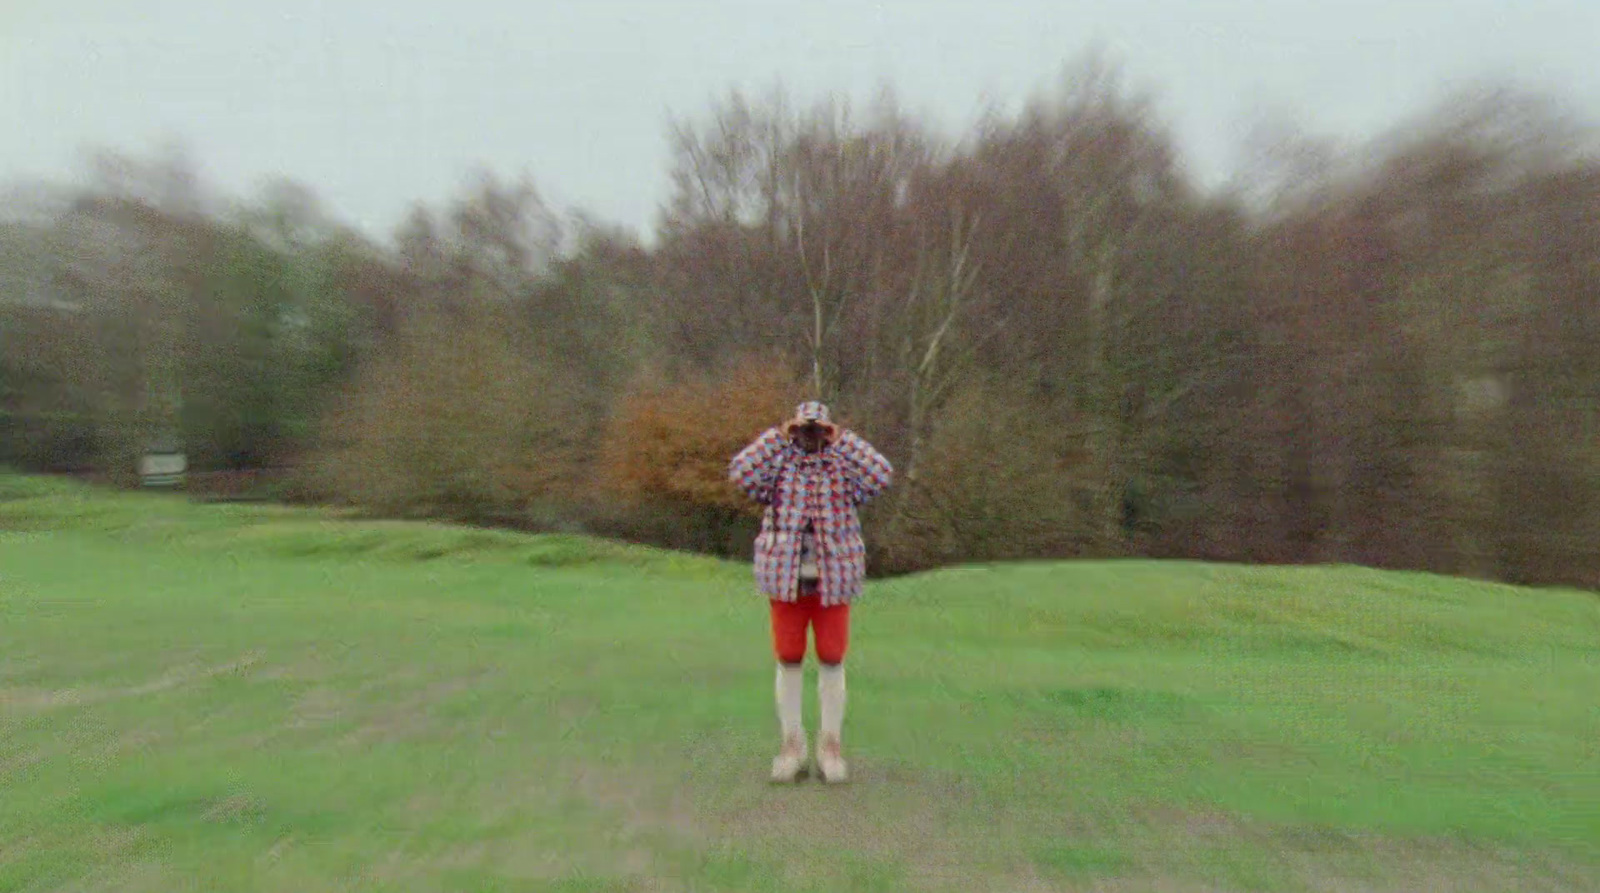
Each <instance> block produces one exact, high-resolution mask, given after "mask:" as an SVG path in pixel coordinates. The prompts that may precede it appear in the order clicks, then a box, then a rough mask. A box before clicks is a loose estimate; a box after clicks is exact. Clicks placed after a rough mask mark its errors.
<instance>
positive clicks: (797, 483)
mask: <svg viewBox="0 0 1600 893" xmlns="http://www.w3.org/2000/svg"><path fill="white" fill-rule="evenodd" d="M728 476H729V478H730V479H731V480H732V481H733V482H734V483H735V484H736V485H738V487H739V489H741V490H743V491H744V492H745V493H746V494H747V495H749V497H750V498H751V499H754V500H755V501H756V502H759V503H761V504H762V505H764V506H766V511H765V512H764V513H763V515H762V518H761V533H760V535H759V536H757V537H756V549H755V575H756V584H757V585H758V587H759V588H760V590H761V592H762V593H763V594H764V595H766V596H767V597H768V598H773V599H778V600H780V601H793V600H794V599H795V598H796V597H797V593H798V587H799V581H800V535H801V532H802V531H803V530H804V529H805V526H806V522H807V521H810V522H811V523H812V524H813V526H814V528H815V530H816V540H815V542H816V549H817V556H816V562H817V569H818V572H819V573H818V580H817V586H818V594H819V595H820V596H821V598H822V603H823V604H824V605H838V604H848V603H849V602H850V601H851V600H853V599H854V598H855V597H856V596H858V595H860V594H861V588H862V583H863V581H864V580H865V578H866V571H867V552H866V546H865V544H864V543H863V542H862V538H861V519H860V518H859V517H858V516H857V515H856V509H857V508H858V507H860V506H861V505H863V504H865V503H866V502H867V501H868V500H870V499H872V498H873V497H875V496H877V495H878V494H879V493H881V492H883V491H884V489H886V488H887V487H888V486H889V483H890V482H891V481H892V480H893V478H894V467H893V466H892V465H890V463H889V460H888V459H885V458H884V457H883V455H882V454H881V453H879V452H878V451H877V450H875V449H873V448H872V445H871V444H869V443H867V442H866V441H865V440H863V439H862V438H861V437H860V436H858V435H857V434H855V433H854V432H851V431H845V430H843V429H841V430H840V432H839V437H838V438H837V439H836V440H835V441H834V442H833V444H831V445H830V446H827V447H825V448H824V449H823V450H822V451H821V452H818V453H807V452H805V451H804V450H802V449H800V448H799V447H798V446H796V445H795V444H794V443H793V442H792V441H791V440H790V439H789V438H788V437H786V436H784V433H783V431H782V430H781V429H779V428H772V429H770V430H768V431H766V432H765V433H764V434H762V435H761V436H760V437H758V438H756V440H755V442H753V443H751V444H750V445H749V446H747V447H745V448H744V449H743V450H741V451H740V452H739V454H738V455H737V456H734V457H733V461H732V462H731V463H729V466H728Z"/></svg>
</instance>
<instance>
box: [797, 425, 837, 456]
mask: <svg viewBox="0 0 1600 893" xmlns="http://www.w3.org/2000/svg"><path fill="white" fill-rule="evenodd" d="M831 429H832V426H831V425H825V424H823V423H821V422H805V423H803V424H800V425H796V426H795V427H794V429H793V432H792V433H791V434H790V436H791V437H793V438H794V442H795V444H796V445H798V446H799V447H800V449H802V450H805V451H806V452H808V453H816V452H821V450H822V448H823V447H825V446H827V445H828V440H829V437H830V435H831V434H832V433H833V432H832V430H831Z"/></svg>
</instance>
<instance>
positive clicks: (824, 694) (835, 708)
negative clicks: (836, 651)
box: [817, 664, 845, 738]
mask: <svg viewBox="0 0 1600 893" xmlns="http://www.w3.org/2000/svg"><path fill="white" fill-rule="evenodd" d="M817 700H819V701H821V707H822V734H823V735H827V736H831V737H834V738H838V737H839V735H840V731H841V729H842V728H843V726H844V702H845V693H844V664H834V665H833V666H828V665H827V664H823V665H822V669H821V671H820V672H819V673H818V674H817Z"/></svg>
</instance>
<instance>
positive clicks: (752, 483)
mask: <svg viewBox="0 0 1600 893" xmlns="http://www.w3.org/2000/svg"><path fill="white" fill-rule="evenodd" d="M787 443H788V440H787V438H785V437H784V435H783V432H782V431H781V430H779V429H778V428H769V429H767V430H766V431H764V432H762V434H761V436H760V437H757V438H756V439H755V440H754V441H752V442H751V443H750V445H749V446H747V447H745V448H744V449H742V450H740V451H739V453H738V455H736V456H734V457H733V460H732V461H731V462H729V463H728V480H730V481H732V482H733V484H734V486H736V487H738V488H739V489H740V490H742V491H744V494H745V495H746V496H749V497H750V498H751V499H753V500H755V501H756V502H759V503H761V504H762V505H768V504H770V503H771V502H772V488H773V486H774V485H775V484H776V483H777V480H778V462H779V459H780V458H781V457H782V455H783V448H784V445H785V444H787Z"/></svg>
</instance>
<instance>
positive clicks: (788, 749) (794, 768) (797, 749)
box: [772, 734, 806, 784]
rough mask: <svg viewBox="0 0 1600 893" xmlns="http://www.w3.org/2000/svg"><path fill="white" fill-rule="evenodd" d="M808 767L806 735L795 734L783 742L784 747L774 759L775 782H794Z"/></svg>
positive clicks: (773, 778)
mask: <svg viewBox="0 0 1600 893" xmlns="http://www.w3.org/2000/svg"><path fill="white" fill-rule="evenodd" d="M805 768H806V738H805V735H803V734H801V735H795V736H792V737H790V738H788V739H787V740H785V741H784V742H783V749H782V750H780V751H778V755H777V756H776V757H773V759H772V782H773V784H794V783H795V782H796V781H799V780H800V773H802V772H804V771H805Z"/></svg>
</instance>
